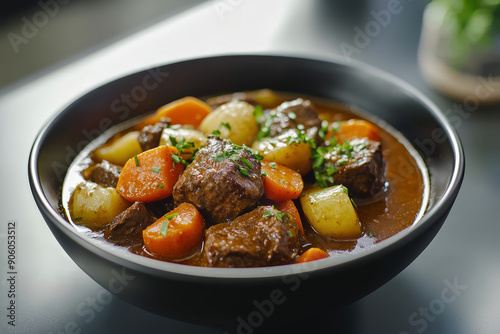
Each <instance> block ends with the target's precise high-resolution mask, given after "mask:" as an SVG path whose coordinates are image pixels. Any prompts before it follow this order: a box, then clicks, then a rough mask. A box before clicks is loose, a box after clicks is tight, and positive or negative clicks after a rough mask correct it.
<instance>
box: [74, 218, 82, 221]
mask: <svg viewBox="0 0 500 334" xmlns="http://www.w3.org/2000/svg"><path fill="white" fill-rule="evenodd" d="M82 219H83V217H76V218H74V219H73V220H74V221H79V220H82Z"/></svg>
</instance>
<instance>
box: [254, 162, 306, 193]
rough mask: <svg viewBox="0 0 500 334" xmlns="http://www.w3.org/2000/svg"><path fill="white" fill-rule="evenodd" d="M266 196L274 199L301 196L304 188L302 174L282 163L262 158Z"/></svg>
mask: <svg viewBox="0 0 500 334" xmlns="http://www.w3.org/2000/svg"><path fill="white" fill-rule="evenodd" d="M262 172H263V173H264V177H263V179H264V189H265V193H264V196H265V197H267V198H269V199H272V200H274V201H278V202H279V201H284V200H287V199H295V198H297V197H299V195H300V193H301V192H302V189H303V188H304V181H302V176H301V175H300V174H299V173H297V172H296V171H294V170H293V169H290V168H288V167H286V166H284V165H282V164H280V163H277V162H272V161H267V160H262Z"/></svg>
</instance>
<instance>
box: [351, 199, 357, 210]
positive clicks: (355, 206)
mask: <svg viewBox="0 0 500 334" xmlns="http://www.w3.org/2000/svg"><path fill="white" fill-rule="evenodd" d="M351 202H352V205H354V208H355V209H356V210H357V209H358V206H357V205H356V203H354V200H353V199H352V198H351Z"/></svg>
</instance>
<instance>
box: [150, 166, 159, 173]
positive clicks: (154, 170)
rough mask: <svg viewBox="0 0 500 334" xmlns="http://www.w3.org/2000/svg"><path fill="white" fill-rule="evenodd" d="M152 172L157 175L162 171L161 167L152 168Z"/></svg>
mask: <svg viewBox="0 0 500 334" xmlns="http://www.w3.org/2000/svg"><path fill="white" fill-rule="evenodd" d="M151 170H152V171H153V172H155V173H158V172H159V171H160V167H151Z"/></svg>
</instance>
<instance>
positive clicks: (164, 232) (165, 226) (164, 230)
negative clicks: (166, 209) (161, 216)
mask: <svg viewBox="0 0 500 334" xmlns="http://www.w3.org/2000/svg"><path fill="white" fill-rule="evenodd" d="M168 223H169V220H168V219H167V220H165V221H164V222H163V223H162V224H161V227H160V234H161V235H163V236H164V237H166V236H167V230H168Z"/></svg>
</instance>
